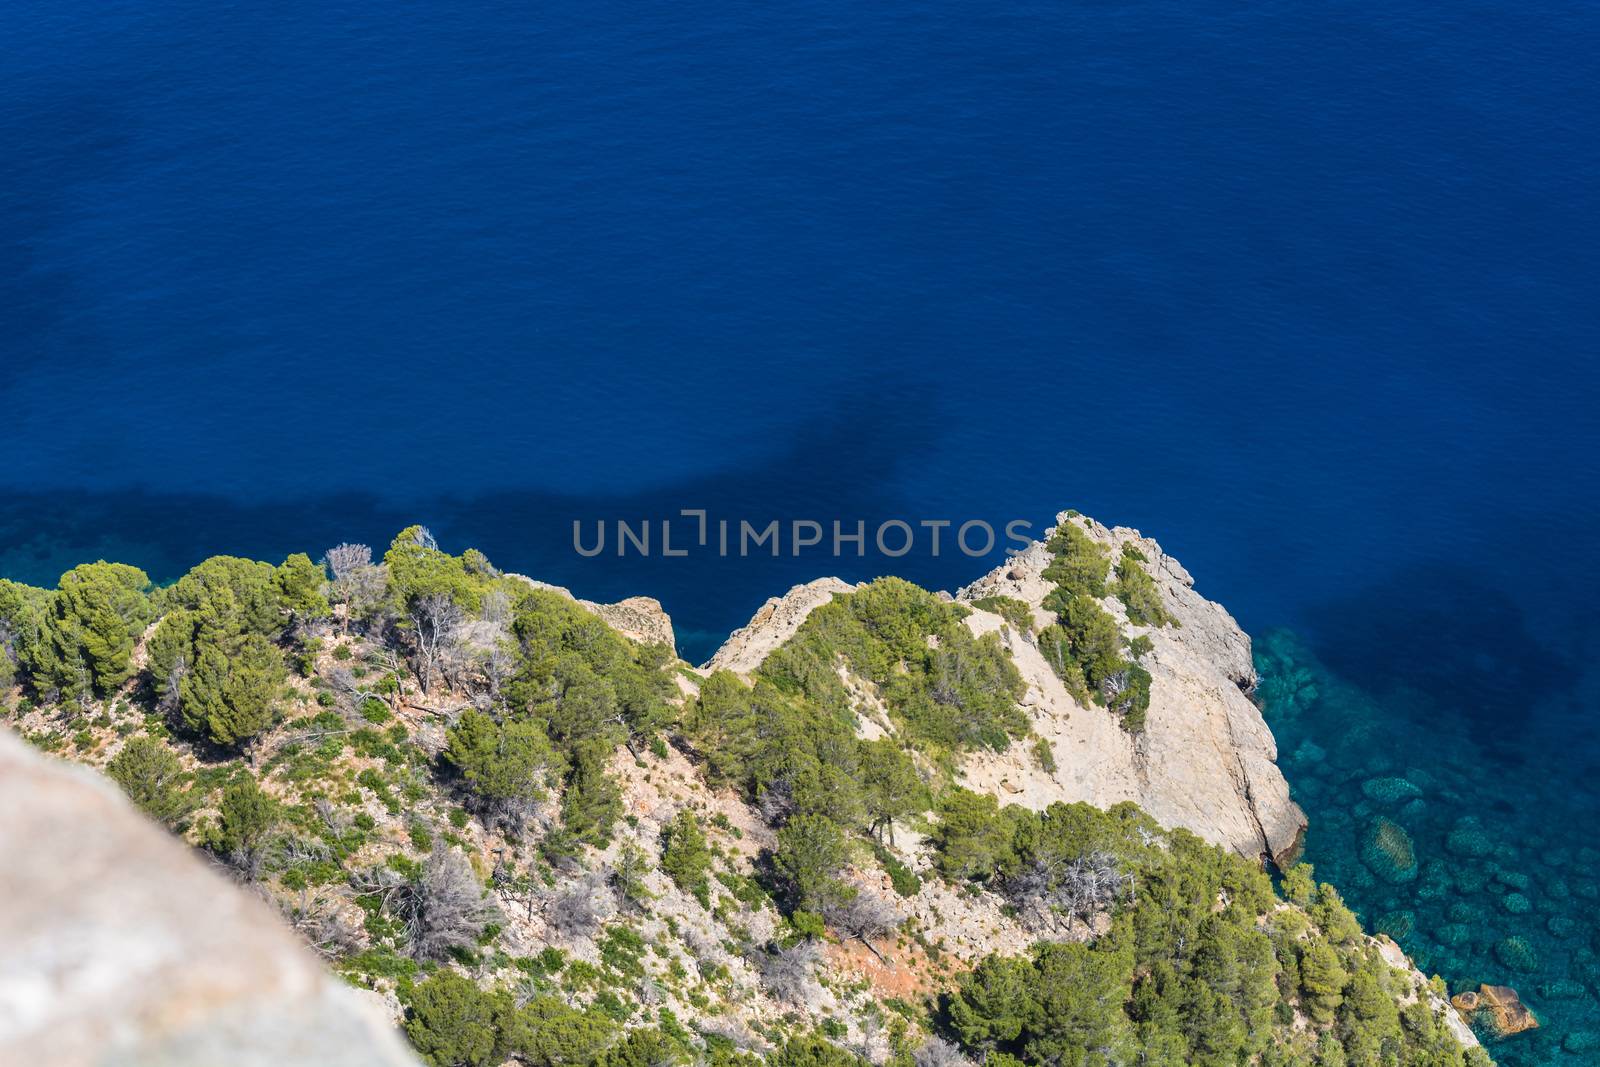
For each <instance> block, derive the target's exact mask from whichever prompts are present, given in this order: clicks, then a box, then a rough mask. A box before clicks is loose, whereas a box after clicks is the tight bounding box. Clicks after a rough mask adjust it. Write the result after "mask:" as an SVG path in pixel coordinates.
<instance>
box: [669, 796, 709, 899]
mask: <svg viewBox="0 0 1600 1067" xmlns="http://www.w3.org/2000/svg"><path fill="white" fill-rule="evenodd" d="M661 869H662V870H663V871H665V872H666V874H667V876H668V877H669V878H671V879H672V880H673V882H674V883H676V884H677V886H678V888H679V889H682V890H684V891H685V892H688V893H692V894H694V896H695V897H696V898H698V899H699V900H700V903H702V904H704V905H706V906H707V907H709V906H710V897H711V894H710V885H709V882H708V877H707V876H708V875H709V874H710V871H711V848H710V846H709V845H708V844H707V843H706V835H705V831H703V830H701V829H700V820H699V819H697V818H695V817H694V813H693V812H691V811H689V810H688V809H684V810H683V811H680V812H678V814H677V815H675V816H673V819H672V821H671V822H670V823H668V824H667V825H666V827H665V828H663V829H662V831H661Z"/></svg>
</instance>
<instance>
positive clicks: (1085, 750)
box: [702, 513, 1306, 863]
mask: <svg viewBox="0 0 1600 1067" xmlns="http://www.w3.org/2000/svg"><path fill="white" fill-rule="evenodd" d="M1057 521H1058V522H1074V523H1077V524H1078V526H1079V527H1080V528H1082V529H1083V530H1084V531H1085V532H1086V533H1087V534H1088V536H1089V537H1090V538H1092V539H1093V540H1095V541H1096V542H1099V543H1101V544H1104V545H1106V546H1107V547H1108V548H1110V549H1111V550H1112V558H1116V556H1117V554H1118V553H1120V552H1121V550H1122V546H1123V545H1124V544H1129V543H1131V544H1133V545H1135V546H1136V547H1137V548H1138V549H1139V550H1140V551H1141V553H1142V554H1143V555H1144V557H1145V558H1146V559H1147V560H1148V561H1149V563H1148V566H1147V569H1148V570H1149V571H1150V573H1151V576H1152V577H1153V578H1155V580H1156V585H1157V588H1158V589H1159V590H1160V593H1161V597H1162V601H1163V603H1164V605H1165V607H1166V608H1167V610H1168V612H1169V613H1170V614H1171V615H1172V616H1173V617H1174V618H1175V619H1176V620H1177V622H1178V625H1176V626H1166V627H1140V626H1133V625H1131V624H1129V622H1128V619H1127V613H1126V612H1125V611H1124V610H1123V608H1122V606H1121V605H1120V604H1119V603H1118V602H1117V601H1116V600H1115V599H1114V598H1109V597H1108V598H1105V599H1104V600H1103V601H1102V604H1103V606H1104V607H1105V608H1106V609H1107V610H1108V611H1110V612H1111V613H1112V614H1113V615H1114V616H1115V617H1116V618H1117V619H1118V621H1119V622H1120V623H1121V624H1122V625H1123V627H1124V628H1125V629H1126V630H1127V631H1128V632H1130V633H1138V634H1144V635H1146V636H1148V637H1149V638H1150V640H1151V642H1152V644H1153V646H1154V648H1153V651H1152V652H1151V653H1150V654H1149V655H1148V656H1147V657H1146V659H1145V664H1146V666H1147V667H1148V668H1149V669H1150V671H1151V674H1152V686H1151V698H1150V710H1149V713H1148V717H1147V720H1146V724H1145V728H1144V730H1143V731H1141V732H1140V733H1138V734H1129V733H1128V732H1126V731H1125V730H1123V729H1122V728H1121V727H1120V726H1119V725H1118V723H1117V720H1116V718H1115V717H1114V716H1112V715H1110V714H1109V713H1107V712H1106V711H1105V710H1104V709H1102V708H1099V707H1096V706H1093V705H1085V704H1083V703H1080V702H1079V701H1078V700H1076V699H1075V698H1074V697H1073V696H1072V695H1071V694H1070V693H1068V692H1067V690H1066V688H1065V686H1064V685H1063V684H1062V682H1061V680H1060V679H1059V678H1058V677H1057V676H1056V674H1055V672H1054V671H1052V670H1051V669H1050V667H1049V665H1048V664H1047V663H1046V662H1045V659H1044V657H1043V655H1042V654H1041V653H1040V651H1039V648H1038V646H1037V644H1036V642H1035V641H1034V638H1033V634H1032V632H1031V631H1020V630H1018V629H1016V628H1014V627H1012V626H1009V625H1008V624H1007V623H1006V621H1005V620H1004V619H1002V618H1001V617H1000V616H999V615H996V614H994V613H992V612H988V611H981V610H975V611H974V612H973V614H972V615H971V616H970V617H969V619H968V626H969V627H970V628H971V629H972V630H973V631H974V632H975V633H980V634H981V633H988V632H996V633H999V634H1000V636H1001V639H1002V641H1003V643H1004V644H1005V647H1006V649H1007V650H1008V652H1009V653H1010V655H1011V658H1012V661H1013V662H1014V663H1015V664H1016V666H1017V669H1018V670H1019V671H1020V672H1021V673H1022V676H1023V679H1024V680H1025V681H1026V682H1027V685H1028V689H1027V694H1026V696H1025V697H1024V698H1023V706H1024V707H1025V709H1026V710H1027V712H1028V714H1029V716H1030V718H1031V719H1032V723H1033V729H1034V731H1035V732H1036V733H1037V734H1038V735H1039V736H1040V737H1043V738H1044V739H1045V740H1046V741H1048V742H1049V743H1050V745H1051V748H1052V749H1053V751H1054V753H1055V758H1056V763H1057V768H1056V770H1055V771H1054V772H1045V771H1044V770H1042V769H1040V768H1039V767H1038V766H1037V765H1036V764H1035V762H1034V761H1033V759H1032V758H1031V757H1030V754H1029V752H1028V751H1027V750H1026V749H1025V748H1024V747H1023V746H1013V747H1012V748H1010V749H1008V750H1007V751H1006V752H1003V753H994V752H983V753H980V754H975V755H973V756H971V757H969V758H968V760H967V762H966V765H965V767H964V771H965V779H964V782H965V784H966V785H967V786H969V787H970V788H973V789H977V790H980V791H983V792H989V793H993V794H995V795H996V796H999V797H1001V798H1002V799H1004V800H1006V801H1010V802H1015V803H1018V804H1022V805H1025V806H1027V807H1031V808H1035V809H1039V810H1042V809H1044V808H1045V807H1048V806H1049V805H1050V804H1051V803H1054V802H1055V801H1083V802H1085V803H1089V804H1093V805H1095V806H1096V807H1101V808H1106V807H1110V806H1111V805H1113V804H1116V803H1119V802H1121V801H1125V800H1127V801H1133V802H1135V803H1137V804H1138V805H1139V806H1140V807H1142V808H1143V809H1144V810H1146V811H1148V812H1149V813H1150V814H1151V815H1153V816H1155V818H1156V819H1157V820H1158V821H1160V822H1162V823H1163V824H1165V825H1168V826H1181V827H1183V828H1185V829H1188V830H1192V831H1193V832H1195V833H1197V834H1199V835H1200V836H1201V837H1203V838H1205V839H1206V840H1207V841H1211V842H1213V843H1216V844H1220V845H1224V846H1226V847H1228V848H1231V849H1233V850H1234V851H1235V852H1238V853H1239V854H1241V855H1244V856H1248V857H1252V858H1255V857H1263V856H1265V857H1270V858H1271V859H1273V860H1274V861H1276V862H1280V863H1287V862H1288V861H1290V860H1291V859H1292V858H1293V855H1294V853H1295V852H1296V851H1297V849H1298V845H1299V840H1300V834H1301V832H1302V831H1303V830H1304V829H1305V825H1306V820H1305V815H1304V813H1302V812H1301V811H1300V809H1299V807H1297V806H1296V805H1295V803H1294V802H1293V801H1292V800H1290V799H1289V786H1288V783H1287V782H1285V781H1284V778H1283V775H1282V773H1281V772H1279V770H1278V767H1277V764H1276V763H1275V762H1274V761H1275V760H1276V759H1277V754H1278V753H1277V745H1276V743H1275V742H1274V741H1273V738H1272V731H1271V730H1269V729H1268V728H1267V724H1266V723H1265V722H1264V721H1263V720H1262V718H1261V713H1260V711H1259V709H1257V707H1256V706H1255V704H1254V703H1253V702H1252V701H1251V699H1250V695H1249V694H1250V693H1251V692H1252V691H1253V690H1254V688H1255V683H1256V674H1255V668H1254V667H1253V666H1252V664H1251V659H1250V638H1249V637H1248V636H1246V635H1245V633H1244V631H1242V630H1241V629H1239V625H1238V623H1236V622H1235V621H1234V619H1233V616H1231V615H1229V614H1228V612H1227V611H1226V609H1224V608H1223V607H1222V606H1221V605H1219V604H1216V603H1213V602H1212V601H1209V600H1207V599H1205V597H1203V596H1201V595H1200V594H1199V593H1197V592H1196V591H1195V588H1194V579H1193V578H1192V577H1191V576H1190V575H1189V572H1188V571H1186V570H1185V569H1184V567H1183V565H1182V564H1181V563H1179V562H1178V561H1177V560H1175V559H1173V558H1172V557H1171V556H1169V555H1167V554H1166V552H1164V551H1163V550H1162V548H1161V546H1160V545H1159V544H1157V543H1156V542H1155V541H1154V540H1152V539H1150V538H1148V537H1144V536H1142V535H1141V534H1140V533H1139V531H1137V530H1130V529H1126V528H1123V527H1117V528H1115V529H1109V528H1107V527H1105V526H1102V525H1101V524H1099V523H1097V522H1094V521H1093V520H1091V519H1087V518H1083V517H1073V516H1071V515H1070V514H1068V513H1063V514H1062V515H1060V516H1058V517H1057ZM1049 562H1050V554H1049V552H1048V551H1047V550H1046V548H1045V545H1044V542H1043V541H1039V542H1035V543H1034V544H1032V545H1031V546H1030V547H1029V548H1028V549H1027V550H1026V551H1024V552H1022V553H1021V554H1020V555H1018V556H1015V557H1013V558H1012V559H1011V560H1009V561H1008V562H1006V563H1005V564H1002V565H1001V566H1000V567H998V568H996V569H995V570H993V571H992V572H990V573H989V574H987V575H985V576H983V577H982V578H980V579H978V580H977V581H975V582H973V583H972V584H971V585H969V586H966V587H965V588H963V589H962V590H961V591H960V592H959V593H958V594H957V599H959V600H961V601H962V602H964V603H967V604H969V605H970V604H971V603H972V602H974V601H978V600H981V599H983V598H984V597H989V596H1005V597H1011V598H1015V599H1017V600H1021V601H1023V602H1024V603H1026V604H1027V605H1028V606H1029V608H1030V609H1032V611H1033V612H1034V614H1035V616H1036V618H1037V621H1038V623H1039V624H1040V625H1041V626H1042V625H1044V624H1046V623H1048V622H1049V619H1050V613H1049V612H1048V611H1046V610H1045V608H1044V607H1043V603H1044V599H1045V597H1046V596H1047V595H1048V594H1049V593H1050V591H1051V589H1052V588H1053V586H1052V584H1051V583H1050V582H1049V581H1047V580H1046V579H1045V578H1044V569H1045V567H1046V566H1047V565H1048V564H1049ZM851 588H852V586H850V585H849V584H848V583H846V582H842V581H840V580H839V579H837V578H822V579H818V580H816V581H813V582H809V583H807V584H805V585H799V586H796V587H794V588H793V589H791V590H790V591H789V592H788V593H787V594H785V595H784V596H782V597H779V598H774V599H772V600H769V601H768V602H767V603H766V604H765V605H764V606H763V607H762V608H761V610H760V611H758V612H757V613H756V615H755V617H754V618H752V619H751V620H750V623H749V624H748V625H747V626H745V627H744V628H742V629H740V630H738V631H736V632H735V633H734V634H733V635H732V636H731V637H730V638H729V640H728V641H727V643H726V644H724V645H723V647H722V648H721V649H719V650H718V651H717V653H716V655H715V656H713V657H712V658H711V661H710V662H709V663H707V664H706V665H705V667H704V668H702V670H703V671H705V672H707V673H709V672H710V671H714V670H719V669H727V670H732V671H736V672H740V673H744V674H748V673H749V672H751V671H754V670H755V669H756V668H757V667H759V666H760V665H761V663H762V661H763V660H764V659H765V658H766V656H767V655H769V654H770V653H771V652H772V651H774V650H775V649H777V648H779V647H781V646H782V644H783V643H784V642H785V641H787V640H788V639H789V638H790V637H792V636H793V635H794V634H795V632H796V631H797V630H798V629H799V627H800V625H801V624H802V623H803V622H804V621H805V619H806V617H807V616H808V615H809V614H810V612H811V611H812V610H814V609H815V608H816V607H817V606H818V605H820V604H824V603H826V602H827V601H828V600H829V599H831V598H832V596H833V595H834V594H835V593H841V592H848V591H849V590H850V589H851Z"/></svg>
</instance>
